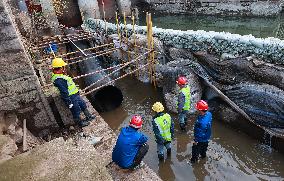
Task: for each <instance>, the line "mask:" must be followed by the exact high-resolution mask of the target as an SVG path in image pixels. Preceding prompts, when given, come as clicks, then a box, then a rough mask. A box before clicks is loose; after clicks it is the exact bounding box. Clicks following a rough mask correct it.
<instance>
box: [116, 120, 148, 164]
mask: <svg viewBox="0 0 284 181" xmlns="http://www.w3.org/2000/svg"><path fill="white" fill-rule="evenodd" d="M142 123H143V121H142V118H141V116H138V115H135V116H133V117H132V118H131V121H130V123H129V126H127V127H124V128H122V129H121V132H120V134H119V136H118V138H117V141H116V144H115V147H114V148H113V152H112V160H113V162H114V163H116V164H117V165H118V166H119V167H121V168H123V169H136V168H139V166H140V163H141V161H142V159H143V158H144V156H145V155H146V154H147V152H148V150H149V145H148V144H147V141H148V138H147V137H146V136H145V135H144V134H143V133H141V132H139V131H138V130H139V129H140V128H141V127H142Z"/></svg>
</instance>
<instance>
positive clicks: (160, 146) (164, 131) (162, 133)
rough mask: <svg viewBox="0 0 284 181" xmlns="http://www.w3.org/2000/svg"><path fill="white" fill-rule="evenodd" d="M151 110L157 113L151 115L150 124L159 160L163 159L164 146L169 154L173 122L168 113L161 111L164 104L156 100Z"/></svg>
mask: <svg viewBox="0 0 284 181" xmlns="http://www.w3.org/2000/svg"><path fill="white" fill-rule="evenodd" d="M152 110H153V111H155V112H156V113H157V114H156V115H155V116H154V117H153V120H152V125H153V131H154V134H155V137H156V143H157V152H158V158H159V160H164V147H166V149H167V155H168V156H169V155H170V154H171V141H172V138H173V136H174V123H173V121H172V119H171V116H170V115H169V114H168V113H163V111H164V106H163V104H162V103H160V102H156V103H155V104H153V106H152Z"/></svg>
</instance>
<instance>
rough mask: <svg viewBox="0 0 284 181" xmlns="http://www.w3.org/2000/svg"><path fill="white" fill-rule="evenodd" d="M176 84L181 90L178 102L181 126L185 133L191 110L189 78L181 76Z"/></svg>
mask: <svg viewBox="0 0 284 181" xmlns="http://www.w3.org/2000/svg"><path fill="white" fill-rule="evenodd" d="M176 83H177V84H178V86H179V88H180V90H179V94H178V101H177V111H178V119H179V125H180V128H181V130H183V131H185V125H186V124H187V114H188V111H189V109H190V88H189V86H188V85H187V78H186V77H184V76H180V77H179V78H178V79H177V81H176Z"/></svg>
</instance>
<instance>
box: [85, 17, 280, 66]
mask: <svg viewBox="0 0 284 181" xmlns="http://www.w3.org/2000/svg"><path fill="white" fill-rule="evenodd" d="M96 27H98V28H102V29H104V28H105V24H104V22H103V21H102V20H93V19H89V20H88V21H86V24H85V28H87V29H89V30H90V31H95V28H96ZM120 27H123V25H122V24H121V25H120ZM107 28H108V33H109V34H115V33H116V31H117V26H116V25H115V24H112V23H107ZM126 28H127V30H128V32H129V34H128V35H130V34H131V33H132V25H131V24H128V25H127V26H126ZM135 30H136V33H137V34H144V35H146V33H147V31H146V27H145V26H136V27H135ZM153 36H154V37H156V38H158V39H159V40H160V41H162V42H163V44H164V45H166V46H171V47H176V48H188V49H191V50H193V51H207V50H209V49H213V50H214V51H215V52H216V53H217V54H219V55H221V54H223V53H228V54H232V55H246V56H250V55H254V56H256V57H258V58H260V59H262V60H264V61H266V62H269V63H276V64H284V54H283V49H284V41H282V40H280V39H277V38H272V37H269V38H264V39H263V38H255V37H254V36H252V35H244V36H242V35H238V34H231V33H227V32H214V31H209V32H206V31H204V30H198V31H193V30H188V31H180V30H172V29H162V28H155V27H154V28H153Z"/></svg>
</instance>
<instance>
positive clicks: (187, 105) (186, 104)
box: [179, 85, 190, 111]
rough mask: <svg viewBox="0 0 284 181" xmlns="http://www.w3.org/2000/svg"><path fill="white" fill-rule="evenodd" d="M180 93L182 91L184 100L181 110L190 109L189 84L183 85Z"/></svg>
mask: <svg viewBox="0 0 284 181" xmlns="http://www.w3.org/2000/svg"><path fill="white" fill-rule="evenodd" d="M179 92H180V93H183V95H184V97H185V100H184V105H183V110H185V111H188V110H189V109H190V88H189V86H188V85H187V86H185V87H184V88H182V89H181V90H180V91H179Z"/></svg>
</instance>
